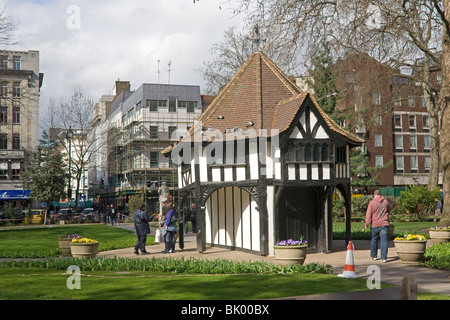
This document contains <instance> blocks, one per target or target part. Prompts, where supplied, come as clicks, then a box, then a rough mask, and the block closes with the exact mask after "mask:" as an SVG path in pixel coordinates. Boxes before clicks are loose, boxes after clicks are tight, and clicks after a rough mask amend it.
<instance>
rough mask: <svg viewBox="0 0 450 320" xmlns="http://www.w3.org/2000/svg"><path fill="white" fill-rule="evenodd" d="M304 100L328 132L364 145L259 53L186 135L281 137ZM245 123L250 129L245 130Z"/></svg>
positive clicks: (233, 79) (247, 62)
mask: <svg viewBox="0 0 450 320" xmlns="http://www.w3.org/2000/svg"><path fill="white" fill-rule="evenodd" d="M308 96H309V97H310V98H311V99H312V101H313V102H314V104H315V106H316V107H317V109H318V110H319V112H320V114H321V115H322V117H323V118H324V120H325V121H326V123H327V124H328V126H329V128H330V129H331V130H333V131H335V132H337V133H338V134H340V135H342V136H344V137H345V138H346V139H347V140H348V141H349V142H350V143H352V144H358V145H359V144H361V143H362V142H364V140H362V139H360V138H359V137H357V136H355V135H354V134H351V133H349V132H347V131H345V130H344V129H342V128H341V127H340V126H339V125H337V124H336V123H335V122H334V121H333V120H332V119H331V118H330V117H329V116H328V115H327V114H326V113H325V112H324V111H323V110H322V109H321V108H320V107H319V106H318V105H317V102H316V101H315V99H314V98H313V97H312V95H311V94H310V93H309V92H302V91H301V90H300V88H298V87H297V85H296V84H295V83H294V82H293V81H292V80H290V79H289V77H288V76H286V75H285V74H284V73H283V72H282V71H281V70H280V69H279V68H278V67H277V66H276V65H275V64H274V63H273V62H272V60H270V59H269V58H268V57H267V56H266V55H265V54H263V53H255V54H252V55H251V56H250V57H249V58H248V59H247V61H246V62H245V63H244V64H243V65H242V67H241V68H240V69H239V71H238V72H237V73H236V74H235V76H234V77H233V78H232V79H231V80H230V82H228V84H227V85H226V86H225V87H224V88H223V89H222V90H221V92H220V93H219V94H218V95H217V96H216V98H215V99H214V100H213V101H212V102H211V104H210V105H209V106H208V108H206V110H205V111H204V112H203V114H202V115H201V116H200V118H199V119H198V121H197V122H196V124H195V125H194V126H192V127H191V129H190V131H189V132H190V134H191V135H194V134H195V133H196V132H199V131H202V130H203V131H204V130H205V129H208V128H210V129H211V130H212V129H215V130H216V131H220V132H221V133H222V134H224V133H226V132H228V131H229V130H234V129H235V128H239V129H242V130H247V129H248V128H252V129H255V130H257V131H258V129H267V130H271V129H278V130H279V132H280V133H281V132H283V131H285V130H286V129H288V128H289V126H290V125H291V123H292V121H293V120H294V118H295V115H296V114H297V112H298V110H299V109H300V107H301V106H302V103H303V102H304V101H305V99H306V98H307V97H308ZM249 123H253V125H251V126H249ZM170 149H171V148H170ZM165 151H166V152H167V151H169V150H165ZM163 153H164V151H163Z"/></svg>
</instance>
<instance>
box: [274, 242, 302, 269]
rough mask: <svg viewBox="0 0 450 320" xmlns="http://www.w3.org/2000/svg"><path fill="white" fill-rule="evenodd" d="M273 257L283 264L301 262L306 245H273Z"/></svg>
mask: <svg viewBox="0 0 450 320" xmlns="http://www.w3.org/2000/svg"><path fill="white" fill-rule="evenodd" d="M273 248H274V252H275V259H276V260H277V261H278V262H279V263H281V264H283V265H290V264H303V263H304V262H305V259H306V250H307V249H308V246H307V245H303V246H277V245H275V246H273Z"/></svg>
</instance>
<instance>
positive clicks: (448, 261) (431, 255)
mask: <svg viewBox="0 0 450 320" xmlns="http://www.w3.org/2000/svg"><path fill="white" fill-rule="evenodd" d="M423 261H424V262H423V264H424V265H426V266H427V267H430V268H436V269H441V270H450V242H440V243H437V244H434V245H432V246H431V247H429V248H427V250H426V251H425V255H424V257H423Z"/></svg>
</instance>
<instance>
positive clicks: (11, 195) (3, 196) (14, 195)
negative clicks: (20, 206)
mask: <svg viewBox="0 0 450 320" xmlns="http://www.w3.org/2000/svg"><path fill="white" fill-rule="evenodd" d="M30 192H31V190H0V201H2V200H28V199H30Z"/></svg>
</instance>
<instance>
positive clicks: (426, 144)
mask: <svg viewBox="0 0 450 320" xmlns="http://www.w3.org/2000/svg"><path fill="white" fill-rule="evenodd" d="M423 148H424V150H425V151H430V148H431V143H430V136H423Z"/></svg>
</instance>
